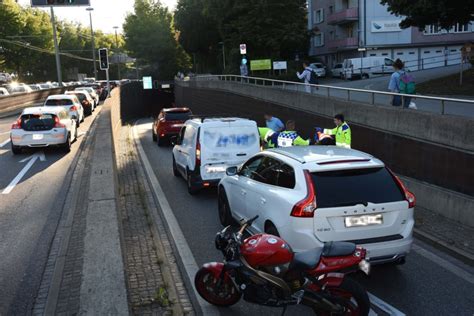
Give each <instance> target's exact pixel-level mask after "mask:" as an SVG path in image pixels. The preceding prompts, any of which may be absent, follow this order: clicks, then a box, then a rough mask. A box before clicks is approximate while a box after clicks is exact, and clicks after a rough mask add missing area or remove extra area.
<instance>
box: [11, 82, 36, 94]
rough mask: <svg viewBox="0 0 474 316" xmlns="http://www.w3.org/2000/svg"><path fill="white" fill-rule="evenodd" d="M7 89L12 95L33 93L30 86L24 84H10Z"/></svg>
mask: <svg viewBox="0 0 474 316" xmlns="http://www.w3.org/2000/svg"><path fill="white" fill-rule="evenodd" d="M6 88H7V90H8V92H9V93H10V94H17V93H30V92H32V91H33V90H32V89H31V88H30V87H29V86H27V85H26V84H24V83H19V84H9V85H7V86H6Z"/></svg>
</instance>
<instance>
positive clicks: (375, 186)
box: [312, 168, 404, 208]
mask: <svg viewBox="0 0 474 316" xmlns="http://www.w3.org/2000/svg"><path fill="white" fill-rule="evenodd" d="M312 178H313V183H314V187H315V193H316V202H317V204H318V207H321V208H325V207H337V206H349V205H356V204H365V205H367V203H368V202H371V203H387V202H396V201H403V200H404V197H403V194H402V191H401V190H400V188H399V187H398V185H397V184H396V183H395V181H394V179H393V177H392V175H391V174H390V173H389V172H388V170H387V169H386V168H368V169H355V170H337V171H326V172H314V173H312Z"/></svg>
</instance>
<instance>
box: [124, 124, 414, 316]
mask: <svg viewBox="0 0 474 316" xmlns="http://www.w3.org/2000/svg"><path fill="white" fill-rule="evenodd" d="M139 121H140V120H137V121H136V122H135V124H134V126H133V128H132V131H133V132H132V136H133V139H134V141H135V144H136V145H137V149H138V153H139V156H140V158H141V160H142V163H143V167H144V168H145V173H146V175H147V177H148V180H149V182H150V184H151V187H152V189H153V191H154V193H155V196H156V198H157V201H158V203H159V204H160V208H161V210H162V212H163V215H164V218H165V220H166V223H167V224H168V227H169V230H170V233H171V236H172V238H173V239H174V241H175V243H176V249H177V250H178V254H179V256H180V257H181V261H182V262H183V266H184V269H185V270H186V274H187V276H188V278H189V280H190V281H191V282H192V281H193V280H194V276H195V275H196V273H197V271H198V265H197V263H196V260H195V259H194V256H193V254H192V252H191V249H190V248H189V245H188V243H187V241H186V238H185V237H184V234H183V232H182V230H181V227H180V226H179V224H178V220H177V219H176V216H174V213H173V211H172V209H171V206H170V204H169V202H168V199H167V198H166V195H165V193H164V191H163V189H162V188H161V185H160V183H159V181H158V179H157V177H156V175H155V172H154V171H153V168H152V167H151V164H150V161H149V160H148V157H147V156H146V153H145V151H144V150H143V146H142V143H141V140H140V137H139V134H143V132H141V131H138V130H137V128H138V127H139V125H138V122H139ZM192 289H193V291H194V295H195V297H196V298H197V301H198V303H199V306H200V307H201V311H202V313H203V315H219V310H218V309H217V308H216V307H215V306H213V305H210V304H209V303H207V302H206V301H204V300H203V299H202V298H201V296H200V295H199V293H197V291H196V288H195V287H194V286H193V287H192ZM368 295H369V298H370V302H371V304H373V305H375V306H376V307H377V308H379V309H381V310H382V311H383V312H385V313H387V314H388V315H393V316H405V314H404V313H402V312H401V311H399V310H398V309H396V308H395V307H393V306H392V305H390V304H388V303H386V302H384V301H383V300H381V299H380V298H378V297H376V296H375V295H373V294H371V293H368ZM370 315H371V316H372V315H377V314H376V313H375V312H374V311H373V310H372V309H371V310H370Z"/></svg>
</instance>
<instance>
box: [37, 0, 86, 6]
mask: <svg viewBox="0 0 474 316" xmlns="http://www.w3.org/2000/svg"><path fill="white" fill-rule="evenodd" d="M90 5H91V2H90V0H31V6H32V7H50V6H58V7H69V6H87V7H89V6H90Z"/></svg>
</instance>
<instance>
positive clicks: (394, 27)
mask: <svg viewBox="0 0 474 316" xmlns="http://www.w3.org/2000/svg"><path fill="white" fill-rule="evenodd" d="M401 21H402V20H385V21H372V23H371V28H372V30H371V31H372V33H382V32H401V30H402V29H401V28H400V22H401Z"/></svg>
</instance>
